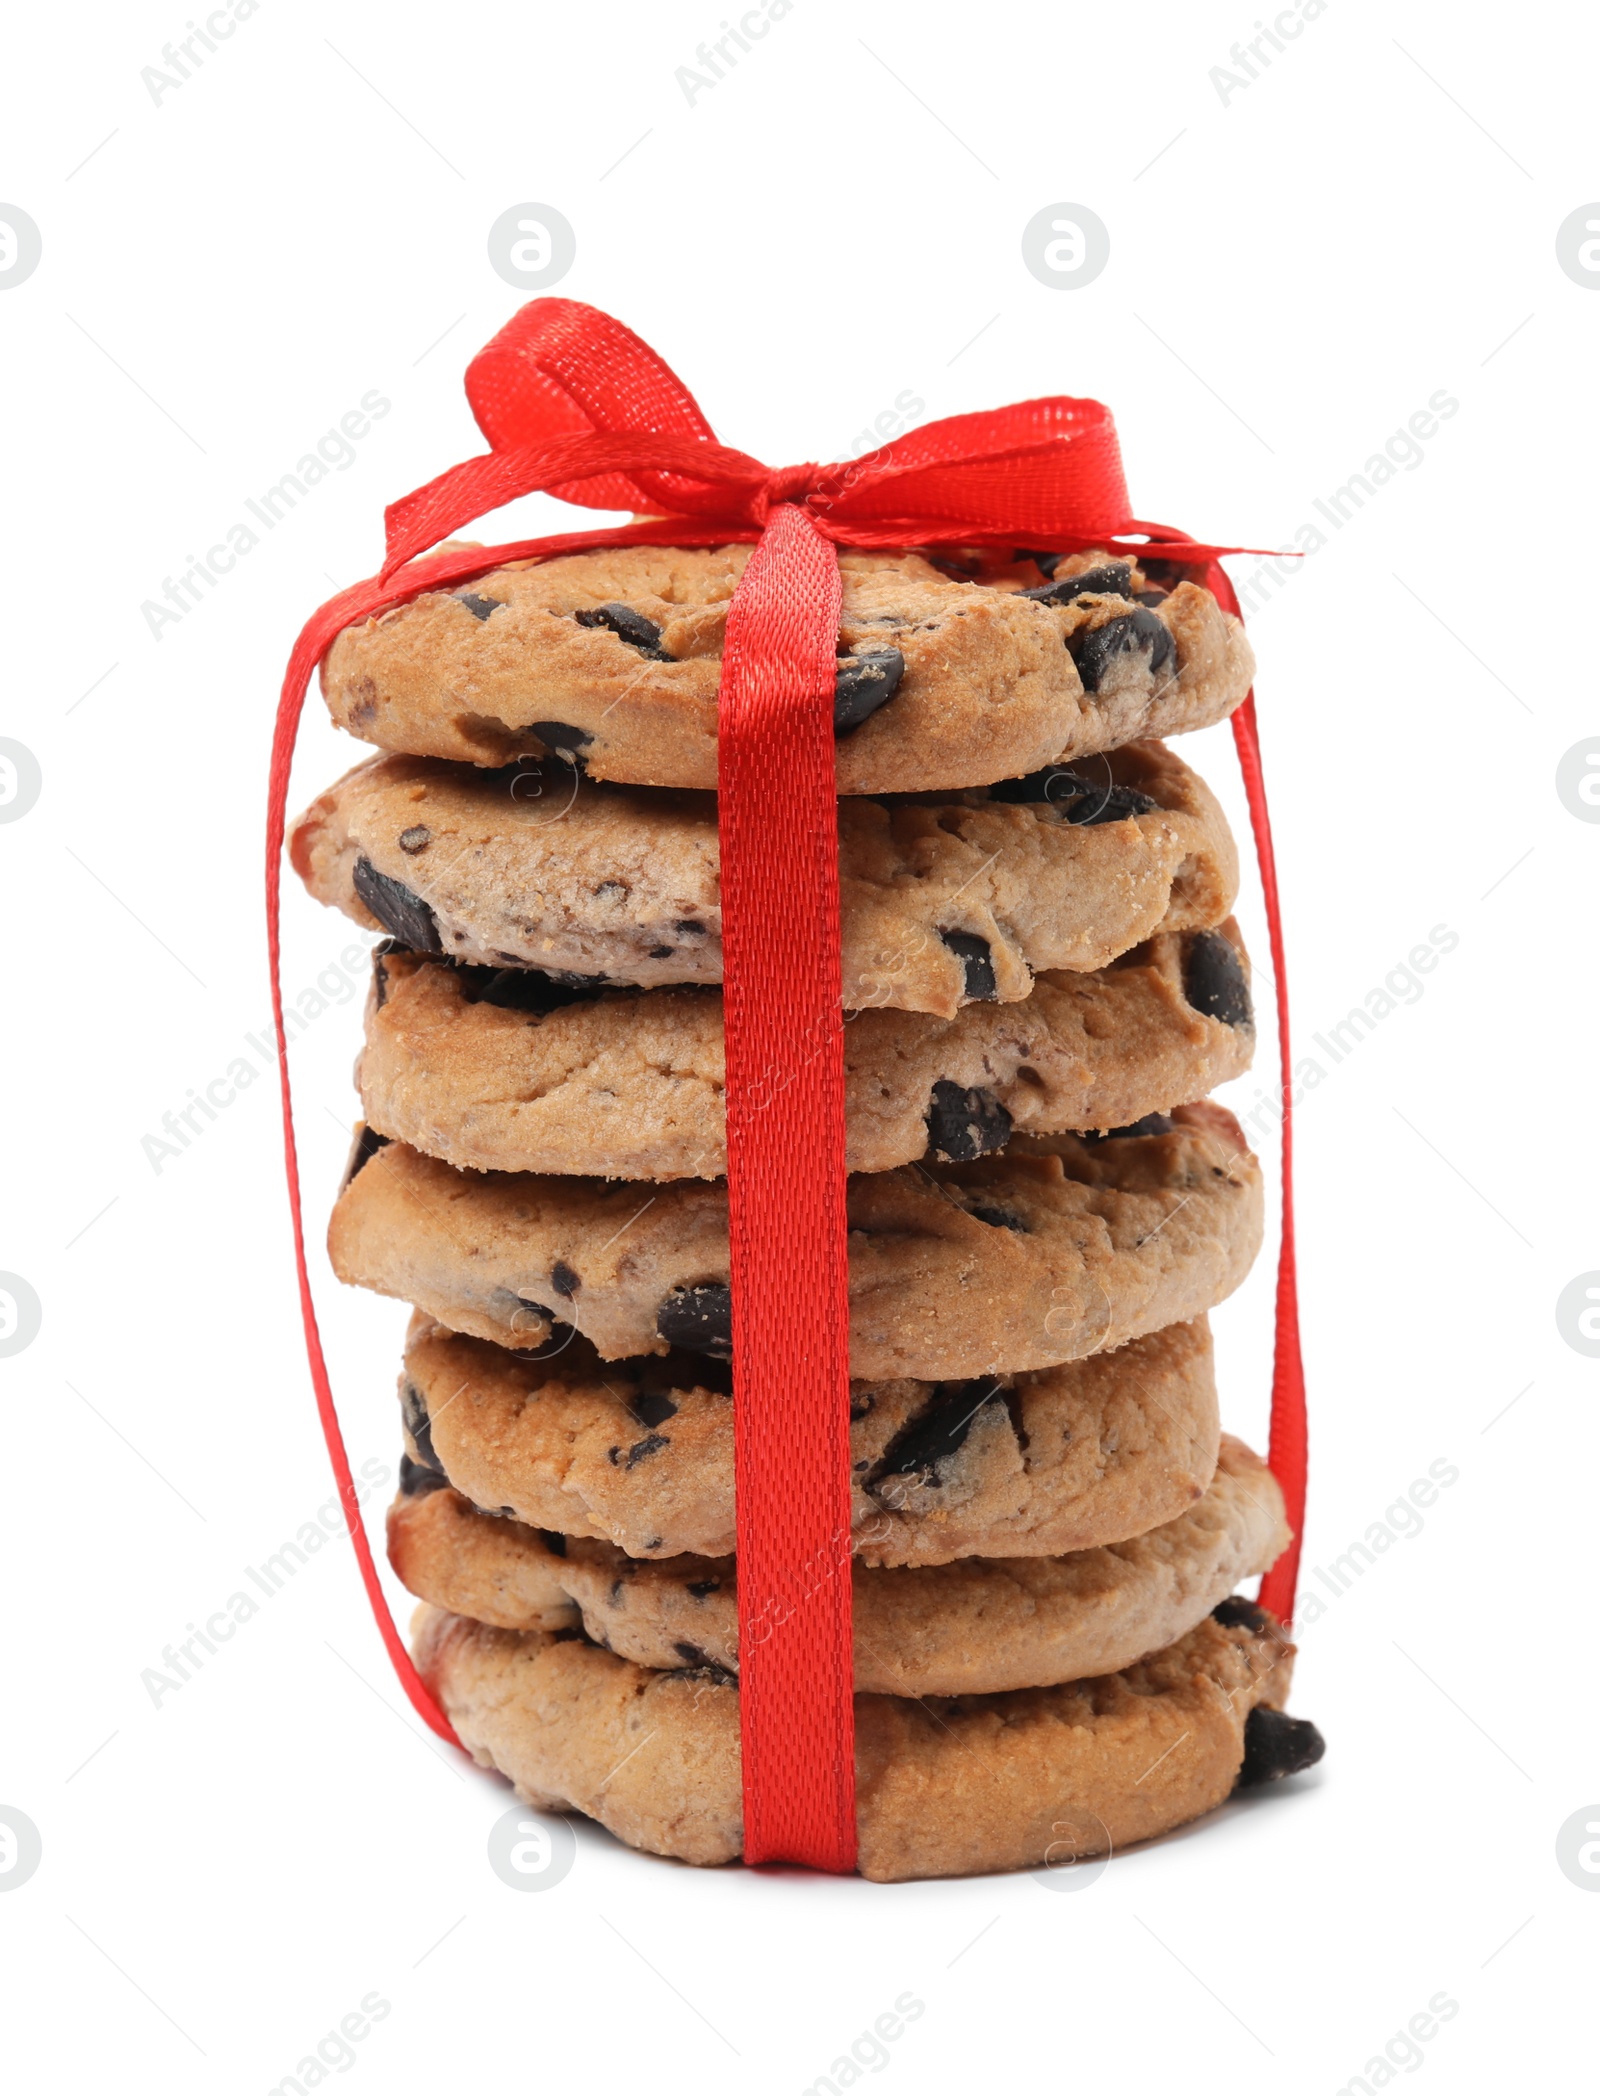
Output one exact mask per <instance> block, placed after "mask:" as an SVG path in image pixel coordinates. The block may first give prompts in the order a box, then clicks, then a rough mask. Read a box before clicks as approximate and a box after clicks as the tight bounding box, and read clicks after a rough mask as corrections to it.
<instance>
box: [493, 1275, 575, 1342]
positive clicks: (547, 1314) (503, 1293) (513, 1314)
mask: <svg viewBox="0 0 1600 2096" xmlns="http://www.w3.org/2000/svg"><path fill="white" fill-rule="evenodd" d="M493 1308H494V1314H495V1316H496V1317H497V1318H499V1320H500V1322H501V1323H502V1324H507V1325H509V1326H510V1327H511V1329H512V1331H514V1332H519V1333H525V1332H531V1331H532V1330H533V1325H532V1323H531V1322H530V1320H532V1319H534V1318H539V1317H542V1318H544V1319H546V1320H547V1321H548V1322H549V1323H550V1324H554V1323H555V1321H556V1313H555V1312H554V1311H553V1310H547V1309H546V1308H545V1306H544V1304H543V1303H531V1302H529V1300H528V1298H527V1297H526V1296H525V1295H518V1294H517V1292H516V1290H515V1289H512V1288H497V1289H496V1290H495V1292H494V1297H493ZM551 1351H552V1353H556V1352H559V1351H560V1349H559V1348H558V1347H554V1346H553V1347H552V1348H551Z"/></svg>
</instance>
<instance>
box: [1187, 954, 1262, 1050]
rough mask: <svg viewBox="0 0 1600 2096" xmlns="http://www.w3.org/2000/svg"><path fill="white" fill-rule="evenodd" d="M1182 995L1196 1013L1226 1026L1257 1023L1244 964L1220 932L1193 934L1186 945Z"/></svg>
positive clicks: (1247, 1025)
mask: <svg viewBox="0 0 1600 2096" xmlns="http://www.w3.org/2000/svg"><path fill="white" fill-rule="evenodd" d="M1183 994H1184V996H1185V997H1187V998H1188V1000H1189V1002H1190V1003H1191V1004H1192V1005H1193V1006H1194V1008H1195V1010H1196V1011H1197V1012H1202V1013H1204V1015H1205V1016H1206V1018H1208V1019H1220V1020H1221V1021H1222V1023H1223V1025H1224V1026H1237V1027H1253V1026H1254V1025H1255V1023H1256V1018H1255V1009H1254V1007H1253V1006H1252V1004H1251V1002H1250V985H1249V983H1248V982H1246V980H1245V973H1244V963H1243V962H1242V961H1241V960H1240V958H1239V954H1238V949H1237V948H1236V947H1235V946H1234V944H1233V942H1232V940H1231V939H1226V938H1224V937H1223V935H1222V933H1221V932H1191V933H1190V935H1189V937H1188V939H1187V940H1186V941H1185V942H1184V949H1183Z"/></svg>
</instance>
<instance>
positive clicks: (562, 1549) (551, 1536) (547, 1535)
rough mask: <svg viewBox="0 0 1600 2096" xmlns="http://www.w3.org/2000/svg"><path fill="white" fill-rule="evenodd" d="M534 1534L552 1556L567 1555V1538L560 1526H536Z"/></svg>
mask: <svg viewBox="0 0 1600 2096" xmlns="http://www.w3.org/2000/svg"><path fill="white" fill-rule="evenodd" d="M534 1534H535V1535H536V1536H537V1537H538V1538H539V1541H540V1542H541V1543H542V1544H543V1545H544V1547H545V1549H546V1550H548V1551H549V1553H550V1555H551V1556H552V1557H565V1556H566V1554H567V1539H566V1537H565V1536H564V1535H563V1534H562V1533H561V1531H560V1529H558V1528H536V1529H535V1530H534Z"/></svg>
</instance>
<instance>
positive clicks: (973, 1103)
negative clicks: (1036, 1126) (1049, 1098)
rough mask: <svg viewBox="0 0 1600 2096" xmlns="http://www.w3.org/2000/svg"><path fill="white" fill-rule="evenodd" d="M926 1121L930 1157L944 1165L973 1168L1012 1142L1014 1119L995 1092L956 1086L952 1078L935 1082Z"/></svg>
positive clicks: (974, 1087)
mask: <svg viewBox="0 0 1600 2096" xmlns="http://www.w3.org/2000/svg"><path fill="white" fill-rule="evenodd" d="M925 1118H926V1120H927V1123H928V1151H929V1154H930V1156H933V1157H935V1158H937V1159H938V1160H939V1161H940V1162H941V1163H943V1164H969V1163H970V1162H971V1161H972V1159H973V1158H974V1157H986V1156H987V1155H988V1154H989V1152H990V1151H991V1150H1003V1149H1004V1148H1005V1146H1006V1144H1007V1142H1009V1141H1010V1138H1011V1116H1010V1114H1008V1113H1007V1112H1006V1110H1005V1108H1004V1107H1003V1106H1002V1105H1001V1104H1000V1101H999V1100H998V1099H997V1098H996V1097H995V1095H994V1093H993V1092H988V1091H984V1090H983V1089H982V1088H981V1087H980V1086H976V1085H974V1086H971V1087H966V1086H963V1085H959V1084H952V1083H951V1082H950V1079H949V1078H948V1077H940V1078H938V1079H936V1080H935V1083H934V1087H933V1103H932V1104H931V1105H930V1106H929V1108H928V1111H927V1114H926V1116H925Z"/></svg>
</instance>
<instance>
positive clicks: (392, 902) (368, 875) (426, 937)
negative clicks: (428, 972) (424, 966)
mask: <svg viewBox="0 0 1600 2096" xmlns="http://www.w3.org/2000/svg"><path fill="white" fill-rule="evenodd" d="M350 878H351V885H352V886H353V887H354V889H355V891H356V893H357V895H359V896H360V898H361V900H362V901H363V902H364V903H365V904H366V906H367V908H368V909H369V910H370V911H371V912H372V914H373V916H374V917H376V918H377V920H378V922H379V923H380V924H381V925H382V926H383V928H384V930H385V931H386V932H392V933H393V934H394V936H395V938H396V939H398V940H399V942H400V944H401V945H402V946H408V947H410V948H411V950H412V952H413V953H442V952H443V951H444V942H443V941H442V940H441V939H440V937H439V920H438V919H437V918H436V917H435V916H434V914H433V912H432V910H431V909H430V908H429V907H428V905H427V904H426V903H425V902H424V901H423V899H422V897H421V896H420V895H413V894H412V892H411V890H410V889H409V888H407V887H406V886H405V885H404V884H403V883H402V882H400V881H396V880H391V879H390V877H389V875H388V874H386V873H380V872H379V871H378V869H377V867H376V866H374V865H373V863H372V861H371V860H370V859H357V861H356V864H355V871H354V873H353V874H352V875H351V877H350Z"/></svg>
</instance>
